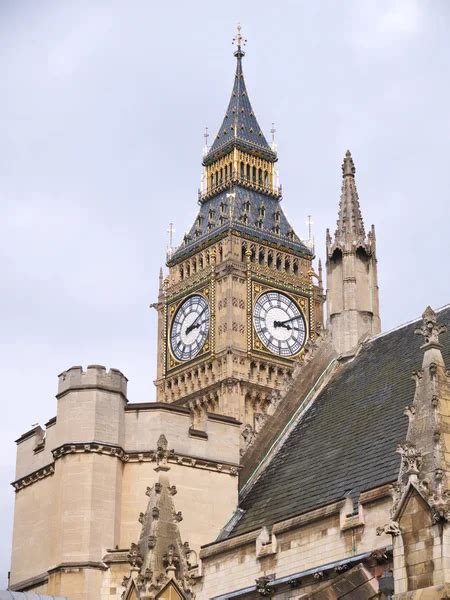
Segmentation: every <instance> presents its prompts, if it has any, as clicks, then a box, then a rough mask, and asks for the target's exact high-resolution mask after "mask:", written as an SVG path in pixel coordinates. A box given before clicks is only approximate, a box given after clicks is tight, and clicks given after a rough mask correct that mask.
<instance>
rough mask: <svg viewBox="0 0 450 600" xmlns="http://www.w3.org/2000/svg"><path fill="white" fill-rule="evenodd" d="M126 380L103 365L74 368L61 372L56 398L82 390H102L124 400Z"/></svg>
mask: <svg viewBox="0 0 450 600" xmlns="http://www.w3.org/2000/svg"><path fill="white" fill-rule="evenodd" d="M127 383H128V379H127V378H126V377H125V375H124V374H123V373H122V372H121V371H119V370H118V369H109V371H107V370H106V367H104V366H103V365H88V367H87V369H86V370H85V371H84V370H83V367H81V366H75V367H71V368H70V369H67V371H63V372H62V373H61V374H60V375H59V376H58V393H57V396H56V397H57V398H59V397H60V396H61V395H63V394H65V393H66V392H68V391H75V390H82V389H95V388H98V389H102V390H105V391H108V392H117V393H119V394H121V395H122V396H123V397H124V398H125V399H126V396H127Z"/></svg>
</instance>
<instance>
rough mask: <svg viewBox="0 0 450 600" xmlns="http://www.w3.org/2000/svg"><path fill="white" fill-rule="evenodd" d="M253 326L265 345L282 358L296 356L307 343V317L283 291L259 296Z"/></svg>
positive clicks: (254, 311)
mask: <svg viewBox="0 0 450 600" xmlns="http://www.w3.org/2000/svg"><path fill="white" fill-rule="evenodd" d="M253 323H254V325H255V329H256V333H257V335H258V337H259V339H260V340H261V342H262V343H263V344H264V346H265V347H266V348H268V349H269V350H270V351H271V352H273V353H274V354H278V355H279V356H293V355H294V354H297V353H298V352H299V351H300V350H301V348H302V346H303V344H304V343H305V339H306V323H305V319H304V317H303V314H302V313H301V311H300V309H299V307H298V306H297V305H296V304H295V302H294V301H293V300H291V299H290V298H289V297H288V296H286V295H285V294H281V293H280V292H275V291H273V292H265V293H263V294H261V295H260V296H259V297H258V299H257V300H256V303H255V307H254V310H253Z"/></svg>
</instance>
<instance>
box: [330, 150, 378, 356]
mask: <svg viewBox="0 0 450 600" xmlns="http://www.w3.org/2000/svg"><path fill="white" fill-rule="evenodd" d="M342 174H343V181H342V191H341V200H340V204H339V217H338V220H337V228H336V232H335V235H334V239H332V237H331V235H330V232H329V230H327V237H326V249H327V264H326V267H327V288H328V289H327V316H328V327H329V329H330V331H331V335H332V339H333V343H334V345H335V348H336V350H337V352H339V353H348V352H352V351H353V350H354V349H355V348H356V346H357V345H358V343H359V342H360V341H361V340H363V339H364V338H367V337H370V336H373V335H376V334H378V333H380V331H381V323H380V314H379V301H378V277H377V259H376V242H375V228H374V226H373V225H372V227H371V231H370V232H369V233H368V234H367V235H366V232H365V229H364V222H363V218H362V214H361V208H360V205H359V198H358V192H357V189H356V183H355V165H354V163H353V159H352V156H351V154H350V151H349V150H347V152H346V154H345V157H344V162H343V164H342Z"/></svg>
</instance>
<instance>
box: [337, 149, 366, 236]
mask: <svg viewBox="0 0 450 600" xmlns="http://www.w3.org/2000/svg"><path fill="white" fill-rule="evenodd" d="M355 170H356V169H355V164H354V162H353V158H352V155H351V153H350V150H347V152H346V153H345V156H344V162H343V163H342V190H341V200H340V203H339V217H338V220H337V229H336V241H337V240H338V239H340V240H341V241H344V240H346V239H348V238H349V237H351V238H353V239H355V240H357V239H364V238H365V231H364V222H363V218H362V214H361V208H360V206H359V198H358V191H357V189H356V182H355Z"/></svg>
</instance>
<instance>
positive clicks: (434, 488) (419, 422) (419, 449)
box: [393, 306, 450, 520]
mask: <svg viewBox="0 0 450 600" xmlns="http://www.w3.org/2000/svg"><path fill="white" fill-rule="evenodd" d="M446 330H447V326H446V325H445V324H440V323H438V320H437V316H436V313H435V312H434V311H433V310H432V309H431V308H430V307H429V306H428V307H427V308H426V309H425V312H424V313H423V315H422V323H421V324H420V325H419V326H418V327H417V328H416V329H415V331H414V333H415V334H418V335H422V336H423V338H424V342H425V343H424V344H422V346H421V348H422V349H423V351H424V356H423V362H422V369H420V370H418V371H415V372H414V373H413V379H414V381H415V382H416V391H415V395H414V401H413V403H412V404H411V405H410V406H408V407H407V408H406V409H405V414H407V416H408V418H409V427H408V433H407V436H406V442H405V443H404V444H401V446H400V448H399V452H400V454H401V456H402V463H401V468H400V473H399V492H403V496H402V494H401V493H400V494H399V502H398V503H396V504H394V508H393V516H394V518H395V519H397V518H398V515H399V513H400V508H401V502H400V498H401V497H402V498H403V500H406V498H405V496H404V491H405V489H406V487H407V485H408V483H409V482H411V481H412V482H413V483H414V484H415V485H416V487H417V490H418V492H419V493H420V494H421V495H422V497H423V498H424V500H425V501H426V502H427V503H428V504H429V505H430V507H431V509H432V511H433V518H435V519H436V520H440V519H445V520H450V491H449V487H450V461H449V458H448V457H449V451H450V442H449V440H448V439H447V433H446V432H447V431H448V428H449V426H450V417H449V415H450V412H449V405H450V377H449V374H448V372H447V371H446V366H445V363H444V360H443V357H442V353H441V348H442V346H441V344H440V342H439V336H440V335H441V334H442V333H444V332H445V331H446Z"/></svg>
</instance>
